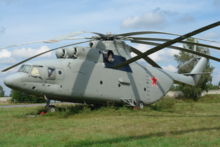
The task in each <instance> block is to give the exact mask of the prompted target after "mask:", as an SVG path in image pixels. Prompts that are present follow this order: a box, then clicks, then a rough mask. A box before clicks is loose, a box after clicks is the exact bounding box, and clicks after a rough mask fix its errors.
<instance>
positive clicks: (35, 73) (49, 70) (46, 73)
mask: <svg viewBox="0 0 220 147" xmlns="http://www.w3.org/2000/svg"><path fill="white" fill-rule="evenodd" d="M18 72H24V73H27V74H30V75H31V76H32V77H37V78H45V79H47V80H55V79H56V68H54V67H46V66H41V65H22V66H21V67H20V68H19V70H18Z"/></svg>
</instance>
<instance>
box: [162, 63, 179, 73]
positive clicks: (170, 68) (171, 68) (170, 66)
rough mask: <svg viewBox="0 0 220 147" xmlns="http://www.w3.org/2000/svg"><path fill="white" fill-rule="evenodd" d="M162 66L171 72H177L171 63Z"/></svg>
mask: <svg viewBox="0 0 220 147" xmlns="http://www.w3.org/2000/svg"><path fill="white" fill-rule="evenodd" d="M162 68H163V69H165V70H168V71H171V72H177V68H176V67H175V66H173V65H167V66H162Z"/></svg>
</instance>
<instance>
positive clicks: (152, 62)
mask: <svg viewBox="0 0 220 147" xmlns="http://www.w3.org/2000/svg"><path fill="white" fill-rule="evenodd" d="M131 51H132V52H134V53H135V54H137V55H141V54H143V53H142V52H141V51H139V50H138V49H136V48H134V47H131ZM143 59H144V60H145V61H146V62H148V63H149V64H151V65H152V66H154V67H158V68H161V67H160V66H159V65H158V64H157V63H156V62H154V61H153V60H152V59H151V58H149V57H148V56H145V57H144V58H143Z"/></svg>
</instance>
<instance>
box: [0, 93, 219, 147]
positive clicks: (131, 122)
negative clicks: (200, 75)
mask: <svg viewBox="0 0 220 147" xmlns="http://www.w3.org/2000/svg"><path fill="white" fill-rule="evenodd" d="M39 109H40V107H32V108H0V147H5V146H13V147H31V146H34V147H41V146H42V147H43V146H51V147H60V146H65V147H71V146H94V147H97V146H98V147H102V146H104V147H108V146H116V147H117V146H119V147H127V146H130V147H134V146H161V147H164V146H168V147H170V146H171V147H172V146H175V147H176V146H195V147H197V146H216V147H217V146H220V96H216V95H215V96H214V95H210V96H206V97H204V98H202V99H201V100H200V101H198V102H193V101H182V100H173V99H164V100H162V101H159V102H158V103H156V104H154V105H152V106H150V107H146V108H145V109H144V110H131V109H128V108H125V107H122V108H114V107H108V108H100V109H97V110H90V109H89V108H87V107H82V106H74V107H70V106H67V107H64V106H63V107H62V109H60V111H59V112H55V113H48V114H46V115H42V116H41V115H38V116H35V115H33V114H36V113H37V111H38V110H39Z"/></svg>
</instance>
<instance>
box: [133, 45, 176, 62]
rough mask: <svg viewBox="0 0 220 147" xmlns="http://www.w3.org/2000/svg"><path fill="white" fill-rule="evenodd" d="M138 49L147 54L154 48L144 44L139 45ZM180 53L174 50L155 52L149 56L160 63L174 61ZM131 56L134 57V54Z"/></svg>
mask: <svg viewBox="0 0 220 147" xmlns="http://www.w3.org/2000/svg"><path fill="white" fill-rule="evenodd" d="M136 48H137V49H138V50H140V51H141V52H145V51H147V50H149V49H151V48H152V46H150V45H143V44H138V45H137V46H136ZM179 53H180V52H179V51H178V50H173V49H162V50H160V51H158V52H155V53H153V54H151V55H149V57H150V58H151V59H152V60H154V61H155V62H160V61H169V60H170V59H172V57H173V56H174V55H176V54H179ZM131 56H134V54H131Z"/></svg>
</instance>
